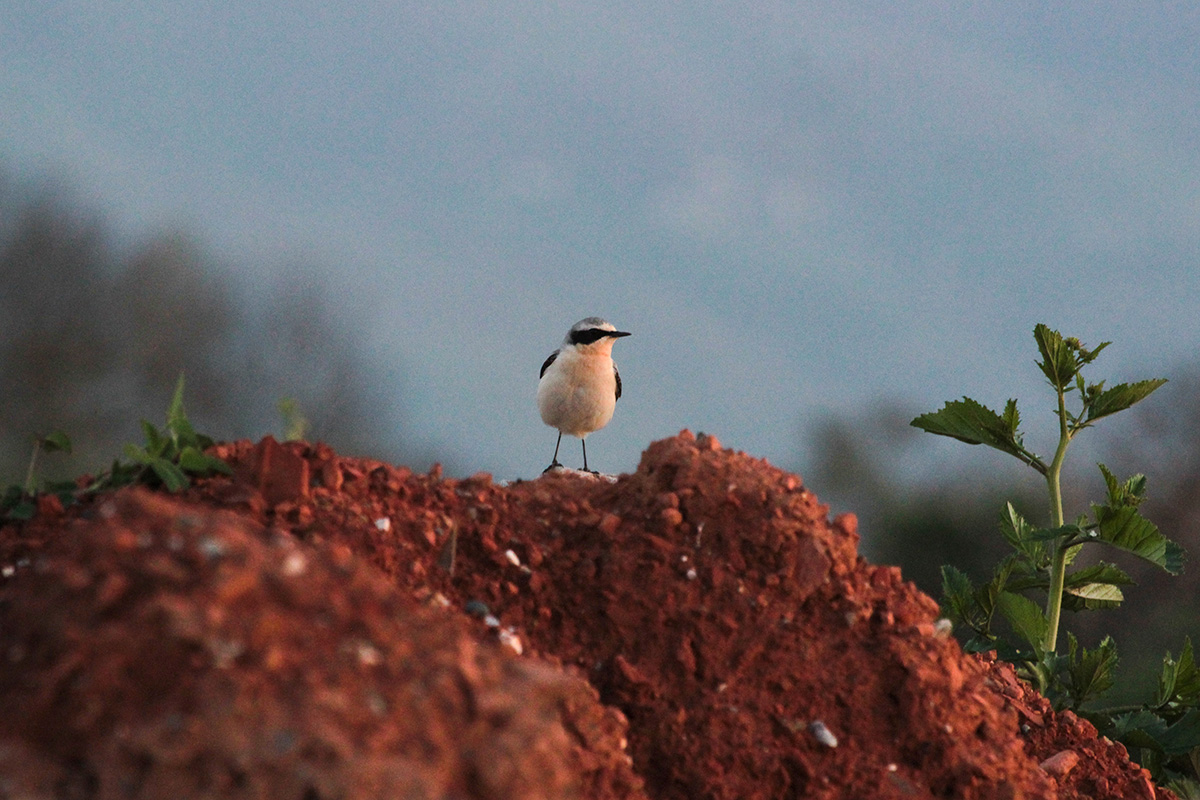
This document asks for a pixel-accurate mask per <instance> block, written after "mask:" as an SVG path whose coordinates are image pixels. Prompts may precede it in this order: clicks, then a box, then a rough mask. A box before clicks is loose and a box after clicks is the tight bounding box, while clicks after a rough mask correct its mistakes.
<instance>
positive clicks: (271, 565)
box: [0, 431, 1170, 799]
mask: <svg viewBox="0 0 1200 800" xmlns="http://www.w3.org/2000/svg"><path fill="white" fill-rule="evenodd" d="M217 449H218V451H219V454H220V455H222V456H224V457H226V458H228V459H229V460H230V461H231V462H233V463H234V464H235V465H236V466H237V475H236V476H235V477H234V478H233V479H228V478H220V479H212V480H208V481H204V482H201V483H200V484H199V485H197V486H196V487H193V488H192V489H190V490H189V491H188V492H186V493H184V494H183V495H182V496H181V497H179V498H177V499H167V498H164V497H163V496H161V495H155V494H152V493H149V492H146V491H144V490H140V491H131V492H130V491H127V492H122V493H119V494H118V495H117V496H115V497H108V498H101V499H99V500H98V501H96V502H95V503H93V504H91V505H90V506H86V507H81V508H73V509H72V510H71V512H70V513H69V514H66V515H64V514H60V513H56V511H57V510H56V509H54V508H53V504H46V507H44V508H43V513H42V514H40V515H39V516H38V518H36V519H35V520H34V521H32V522H30V523H24V524H21V525H9V526H8V527H6V528H3V529H0V565H11V567H10V568H8V569H6V572H8V573H11V574H10V575H9V577H7V578H6V579H4V583H3V584H0V652H3V653H6V654H7V658H8V663H7V664H6V667H5V669H4V671H3V672H2V673H0V707H3V709H4V713H3V714H2V715H0V771H8V770H12V772H13V774H16V773H17V772H19V773H20V775H19V780H20V781H22V783H17V782H16V781H17V780H18V779H17V778H9V781H10V786H9V788H7V789H6V787H5V785H4V784H3V783H0V796H4V793H5V791H8V792H10V793H15V789H14V788H12V787H16V788H25V787H35V788H42V789H44V790H45V796H78V797H146V798H150V797H168V796H173V797H175V798H183V797H199V796H204V795H214V796H215V795H219V796H223V797H242V796H246V797H249V796H271V797H281V798H286V797H297V798H332V797H347V798H350V797H385V796H413V797H447V798H449V797H479V798H502V797H504V798H507V797H512V798H525V797H572V796H580V797H595V798H610V797H611V798H616V797H634V798H636V797H641V796H649V797H653V798H685V797H687V798H693V797H705V798H779V797H811V798H862V797H871V798H890V797H915V798H928V797H945V798H951V797H953V798H967V799H969V798H1055V797H1057V798H1083V797H1092V796H1113V797H1129V798H1136V797H1148V798H1153V797H1154V796H1155V794H1154V791H1155V790H1154V787H1153V786H1151V784H1150V783H1149V781H1148V780H1147V778H1146V775H1145V773H1144V771H1143V770H1141V769H1140V768H1138V767H1136V766H1134V765H1132V764H1131V763H1130V762H1129V761H1128V759H1127V758H1126V757H1125V754H1124V752H1123V750H1122V748H1120V746H1119V745H1111V744H1108V743H1106V742H1105V741H1103V740H1100V739H1098V738H1097V737H1096V734H1095V731H1094V729H1091V726H1089V725H1088V724H1087V723H1086V722H1082V721H1079V720H1076V719H1074V718H1073V717H1071V716H1069V715H1062V716H1059V715H1055V714H1054V713H1053V712H1052V711H1051V710H1050V709H1049V708H1048V707H1047V705H1046V704H1045V702H1044V701H1043V700H1042V699H1041V698H1040V697H1037V696H1036V695H1035V694H1033V693H1032V692H1030V691H1028V689H1027V688H1026V687H1023V686H1021V685H1020V684H1019V683H1018V682H1017V681H1016V680H1015V678H1013V676H1012V673H1011V670H1009V669H1008V668H1006V667H1002V666H999V665H995V664H991V663H989V662H987V661H983V660H980V659H976V658H973V657H967V656H964V655H963V654H962V652H961V650H960V648H959V647H958V645H957V644H956V643H955V642H954V641H953V639H952V638H951V637H949V636H947V635H945V632H944V630H943V629H941V628H940V627H939V626H937V625H936V624H935V623H936V617H937V607H936V604H935V603H934V602H933V601H932V600H931V599H930V598H928V597H926V596H925V595H923V594H921V593H920V592H918V591H917V590H916V589H915V587H913V586H912V585H911V584H908V583H905V582H904V581H903V580H902V579H901V576H900V574H899V571H898V570H896V569H894V568H889V567H875V566H872V565H870V564H867V563H866V562H865V561H863V560H862V559H861V558H859V557H858V556H857V555H856V546H857V541H858V537H857V532H856V523H855V520H854V518H853V517H852V516H848V515H847V516H843V517H839V518H838V519H836V520H833V521H832V522H831V521H829V520H828V518H827V516H828V509H827V508H826V507H825V506H823V505H821V504H820V503H819V502H818V501H817V499H816V498H815V497H814V496H813V495H812V494H811V493H810V492H809V491H807V490H806V488H805V487H804V486H803V485H802V483H801V482H800V480H799V479H798V478H797V477H796V476H794V475H789V474H787V473H784V472H782V471H780V470H777V469H775V468H773V467H771V466H770V465H769V464H767V463H765V462H763V461H761V460H757V459H752V458H750V457H747V456H745V455H743V454H740V453H735V452H731V451H727V450H722V449H721V448H720V447H719V445H718V443H717V442H716V440H715V439H713V438H712V437H707V436H703V435H701V436H700V437H694V436H692V435H691V434H690V433H688V432H686V431H685V432H683V433H681V434H680V435H679V436H676V437H674V438H672V439H668V440H664V441H660V442H656V443H655V444H653V445H652V446H651V447H650V448H649V449H648V450H647V451H646V453H645V454H644V456H643V458H642V462H641V464H640V465H639V467H638V470H637V472H636V473H633V474H631V475H623V476H620V478H619V479H617V480H616V482H608V481H605V480H598V479H593V478H591V477H588V476H581V475H577V474H572V473H565V474H557V475H549V476H545V477H543V478H541V479H539V480H535V481H528V482H517V483H514V484H512V485H507V486H505V485H497V484H495V483H493V482H492V481H491V479H490V478H489V477H488V476H485V475H480V476H476V477H473V478H470V479H466V480H447V479H442V478H441V477H440V475H438V474H437V473H436V472H435V473H433V474H430V475H418V474H413V473H412V472H411V471H410V470H407V469H405V468H402V467H393V466H390V465H386V464H382V463H379V462H374V461H370V460H364V459H349V458H342V457H339V456H337V455H336V454H334V453H333V452H332V451H330V450H329V449H328V448H325V447H322V446H317V447H309V446H307V445H303V444H288V445H277V444H275V443H274V442H273V441H272V440H264V441H263V442H261V443H259V444H258V445H257V446H254V445H251V444H250V443H248V442H239V443H233V444H228V445H220V446H218V448H217ZM451 569H452V571H451ZM516 651H520V652H521V653H522V654H521V655H520V656H518V655H516ZM583 679H586V683H585V682H584V680H583ZM588 684H590V686H589V685H588ZM593 687H594V688H593ZM597 694H598V698H599V701H601V702H602V703H603V705H601V704H600V703H599V702H597ZM615 709H619V711H617V710H615ZM626 718H627V719H628V729H627V730H626V722H625V719H626ZM626 738H627V740H628V751H627V752H628V755H631V756H632V766H630V762H629V759H628V755H627V752H626V750H624V749H622V747H623V744H624V740H625V739H626ZM1051 757H1054V758H1053V759H1052V758H1051ZM1047 759H1051V760H1050V761H1049V762H1046V763H1045V764H1044V766H1040V765H1041V764H1042V763H1043V762H1045V761H1046V760H1047ZM56 782H57V783H56ZM46 787H49V788H46ZM63 787H66V788H65V789H64V788H63ZM643 788H644V794H643ZM1158 796H1159V797H1169V796H1170V795H1169V793H1167V792H1165V791H1163V790H1159V793H1158Z"/></svg>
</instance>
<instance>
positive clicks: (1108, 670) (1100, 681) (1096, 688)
mask: <svg viewBox="0 0 1200 800" xmlns="http://www.w3.org/2000/svg"><path fill="white" fill-rule="evenodd" d="M1067 642H1068V651H1069V655H1070V664H1071V666H1070V667H1069V668H1068V670H1067V680H1068V683H1069V687H1068V689H1069V691H1070V693H1071V696H1072V697H1073V698H1074V699H1075V702H1074V705H1075V707H1076V708H1078V707H1079V706H1081V705H1083V704H1084V703H1086V702H1087V701H1088V700H1092V699H1094V698H1097V697H1099V696H1101V695H1102V694H1104V693H1105V692H1107V691H1108V690H1109V689H1111V688H1112V686H1113V682H1114V680H1115V678H1114V675H1113V672H1114V670H1115V669H1116V666H1117V645H1116V643H1115V642H1113V640H1112V637H1111V636H1105V637H1104V639H1103V640H1102V641H1101V642H1100V645H1099V647H1097V648H1096V649H1094V650H1088V649H1087V648H1086V647H1085V648H1083V652H1082V654H1080V656H1079V659H1078V660H1076V653H1077V648H1078V646H1079V643H1078V642H1077V641H1076V640H1075V637H1074V636H1073V635H1071V634H1069V633H1068V634H1067Z"/></svg>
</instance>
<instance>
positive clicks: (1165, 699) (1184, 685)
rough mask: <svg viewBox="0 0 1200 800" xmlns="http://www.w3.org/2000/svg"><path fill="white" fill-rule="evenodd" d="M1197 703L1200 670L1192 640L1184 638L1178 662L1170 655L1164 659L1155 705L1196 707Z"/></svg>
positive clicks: (1198, 699)
mask: <svg viewBox="0 0 1200 800" xmlns="http://www.w3.org/2000/svg"><path fill="white" fill-rule="evenodd" d="M1197 702H1200V670H1197V669H1196V660H1195V656H1194V655H1193V653H1192V640H1191V638H1190V637H1184V640H1183V650H1181V651H1180V653H1179V660H1178V661H1176V660H1175V659H1173V658H1171V654H1170V653H1167V654H1166V656H1164V657H1163V668H1162V673H1161V674H1160V675H1159V679H1158V694H1157V695H1156V696H1155V699H1154V705H1155V707H1157V708H1161V707H1162V706H1165V705H1167V704H1175V705H1195V704H1196V703H1197Z"/></svg>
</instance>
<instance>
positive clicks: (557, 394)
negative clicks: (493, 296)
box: [537, 317, 629, 472]
mask: <svg viewBox="0 0 1200 800" xmlns="http://www.w3.org/2000/svg"><path fill="white" fill-rule="evenodd" d="M628 335H629V334H628V333H626V332H625V331H619V330H617V329H616V328H614V327H613V326H612V325H611V324H610V323H608V322H606V321H605V320H603V319H601V318H600V317H588V318H587V319H581V320H579V322H576V323H575V324H574V325H572V326H571V330H569V331H567V337H566V338H565V339H563V343H562V346H561V347H559V348H558V349H557V350H555V351H554V352H553V353H551V354H550V357H549V358H547V359H546V363H544V364H542V373H541V378H540V379H539V381H538V393H537V402H538V411H539V412H541V415H542V421H543V422H545V423H546V424H547V425H549V426H550V427H551V428H558V442H557V443H556V444H555V445H554V458H553V460H552V461H551V462H550V466H548V467H546V469H545V470H543V471H544V472H549V471H550V470H552V469H554V468H555V467H561V466H562V464H560V463H558V448H559V445H561V444H562V435H563V434H564V433H567V434H570V435H571V436H578V437H579V440H580V443H581V444H582V445H583V469H584V471H585V472H595V470H589V469H588V465H587V441H586V438H587V435H588V434H589V433H591V432H592V431H598V430H600V429H601V428H603V427H604V426H605V425H607V424H608V421H609V420H610V419H612V415H613V410H614V409H615V408H616V406H617V398H619V397H620V396H621V374H620V373H619V372H617V365H616V364H615V363H613V360H612V349H613V344H614V343H615V342H616V340H617V339H619V338H621V337H622V336H628Z"/></svg>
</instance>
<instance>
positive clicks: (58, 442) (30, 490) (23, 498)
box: [0, 431, 75, 520]
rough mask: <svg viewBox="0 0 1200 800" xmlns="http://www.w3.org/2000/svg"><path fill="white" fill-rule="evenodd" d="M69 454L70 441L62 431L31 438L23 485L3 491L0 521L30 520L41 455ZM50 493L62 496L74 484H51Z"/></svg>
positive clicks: (0, 498)
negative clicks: (30, 452) (31, 447)
mask: <svg viewBox="0 0 1200 800" xmlns="http://www.w3.org/2000/svg"><path fill="white" fill-rule="evenodd" d="M59 452H62V453H70V452H71V440H70V439H69V438H67V435H66V434H65V433H63V432H62V431H54V432H53V433H50V434H47V435H46V436H35V437H33V454H32V455H31V456H30V457H29V469H28V470H26V472H25V483H24V484H23V485H22V484H13V485H12V486H9V487H8V488H6V489H5V490H4V494H3V495H2V496H0V519H17V520H23V519H32V518H33V515H34V514H35V513H36V512H37V505H36V504H35V502H34V498H35V497H36V496H37V493H38V479H37V463H38V457H39V456H40V455H41V454H42V453H59ZM46 488H48V489H49V490H50V491H51V492H54V493H55V494H58V495H60V496H62V495H63V494H66V495H68V496H69V494H70V493H71V492H72V491H73V490H74V489H75V484H74V483H71V482H67V483H53V484H48V485H47V487H46Z"/></svg>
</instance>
